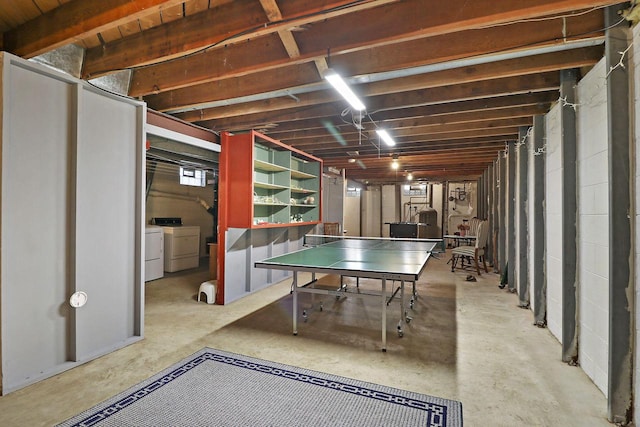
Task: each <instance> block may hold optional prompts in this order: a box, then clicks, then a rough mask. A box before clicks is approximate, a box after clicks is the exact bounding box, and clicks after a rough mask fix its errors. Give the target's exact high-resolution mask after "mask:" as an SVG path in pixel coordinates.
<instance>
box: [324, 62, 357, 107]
mask: <svg viewBox="0 0 640 427" xmlns="http://www.w3.org/2000/svg"><path fill="white" fill-rule="evenodd" d="M324 78H325V79H327V81H328V82H329V83H331V86H333V87H334V88H335V90H337V91H338V93H339V94H340V95H342V97H343V98H344V99H346V100H347V102H348V103H349V104H350V105H351V106H352V107H353V108H354V109H355V110H358V111H362V110H365V109H366V107H365V106H364V104H363V103H362V101H360V99H358V97H357V96H356V94H355V93H353V91H352V90H351V88H350V87H349V86H348V85H347V84H346V83H345V81H344V80H342V77H340V74H338V73H336V72H335V71H333V70H332V69H331V68H328V69H327V71H326V72H325V74H324Z"/></svg>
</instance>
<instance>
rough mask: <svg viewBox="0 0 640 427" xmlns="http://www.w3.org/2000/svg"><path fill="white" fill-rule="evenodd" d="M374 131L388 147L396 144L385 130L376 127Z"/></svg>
mask: <svg viewBox="0 0 640 427" xmlns="http://www.w3.org/2000/svg"><path fill="white" fill-rule="evenodd" d="M376 132H377V133H378V136H379V137H380V139H382V140H383V141H384V143H385V144H387V145H388V146H389V147H393V146H394V145H396V142H395V141H394V140H393V138H391V135H389V132H387V131H386V130H384V129H376Z"/></svg>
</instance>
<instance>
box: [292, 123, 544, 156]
mask: <svg viewBox="0 0 640 427" xmlns="http://www.w3.org/2000/svg"><path fill="white" fill-rule="evenodd" d="M532 124H533V119H532V118H531V117H518V118H510V119H499V120H487V121H483V122H473V123H457V124H446V125H434V126H423V127H416V128H409V129H403V130H398V129H394V130H393V131H391V133H392V136H393V138H394V139H395V140H396V146H395V147H394V148H388V147H386V146H385V145H384V143H382V141H380V140H379V139H378V138H377V136H376V135H372V134H369V135H368V138H367V141H372V142H374V143H375V144H376V145H379V146H381V147H384V149H385V150H390V149H396V150H401V149H402V146H403V145H404V144H405V143H407V142H409V141H405V139H404V138H406V137H409V138H413V139H414V140H415V139H421V142H427V141H433V140H435V139H450V138H440V136H441V135H450V134H455V133H456V132H466V133H471V132H475V133H476V135H478V136H481V134H482V133H485V134H484V136H488V135H496V133H495V131H498V132H499V133H498V135H504V132H503V131H502V129H505V128H507V129H509V128H511V129H513V128H514V127H515V128H517V127H520V126H531V125H532ZM492 132H493V133H492ZM320 140H324V141H326V142H325V143H324V144H323V145H324V146H325V147H326V146H330V145H335V146H343V145H342V144H341V143H339V142H336V141H335V140H333V138H331V136H330V135H326V136H324V137H320V138H313V139H311V138H307V139H299V140H291V141H287V140H281V141H282V142H285V143H287V144H289V145H294V144H295V146H296V147H307V146H315V145H317V144H319V141H320ZM344 141H345V142H346V143H347V145H353V144H357V143H358V142H359V141H360V139H359V138H358V135H354V136H348V137H346V138H344ZM343 147H344V146H343ZM316 153H317V151H316Z"/></svg>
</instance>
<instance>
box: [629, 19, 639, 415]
mask: <svg viewBox="0 0 640 427" xmlns="http://www.w3.org/2000/svg"><path fill="white" fill-rule="evenodd" d="M636 46H640V26H638V25H636V26H635V27H634V29H633V47H632V51H631V53H632V54H631V60H632V61H633V64H634V67H633V70H634V78H633V79H631V81H632V84H633V82H638V81H640V80H639V79H640V54H638V49H637V48H636ZM632 90H633V93H634V96H633V105H634V106H635V135H634V138H635V139H634V141H635V147H636V148H635V156H636V157H635V164H636V167H635V186H636V188H635V194H636V197H635V213H636V218H635V219H636V221H635V227H636V229H635V230H636V239H635V283H636V314H635V321H636V322H635V328H636V332H635V335H636V337H635V343H636V344H635V345H636V351H635V360H634V364H633V366H634V369H635V375H634V378H636V380H635V385H634V395H635V398H634V399H633V401H634V406H635V408H634V409H635V411H634V412H635V414H636V418H637V417H638V415H637V414H640V398H639V397H640V381H638V378H640V355H639V354H638V353H639V352H638V343H640V329H639V328H640V314H639V313H638V306H639V305H640V304H638V301H640V289H639V287H638V274H639V272H640V231H639V230H640V227H639V226H638V224H640V217H639V216H638V215H639V213H640V192H639V190H640V166H639V165H640V136H639V135H640V114H638V112H640V84H638V83H635V86H634V87H632Z"/></svg>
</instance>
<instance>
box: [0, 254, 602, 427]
mask: <svg viewBox="0 0 640 427" xmlns="http://www.w3.org/2000/svg"><path fill="white" fill-rule="evenodd" d="M446 261H447V260H446V258H443V259H440V260H437V259H433V260H432V261H430V263H429V266H428V267H427V270H426V272H425V274H423V276H422V278H421V281H420V282H418V285H417V289H418V293H419V295H420V298H419V299H418V301H417V304H416V305H415V307H414V310H413V313H412V315H413V321H412V322H411V323H410V324H408V325H405V327H404V330H405V331H404V332H405V333H404V337H402V338H399V337H398V335H397V334H396V333H395V327H396V323H397V321H398V314H399V313H398V312H399V309H398V305H397V304H395V303H394V304H392V305H391V306H390V315H389V316H388V317H389V319H388V331H389V332H388V345H387V349H388V350H387V352H386V353H383V352H381V351H380V335H381V334H380V322H381V317H380V303H379V301H378V300H377V299H376V300H375V301H371V300H366V299H360V298H353V297H349V298H347V299H341V300H336V299H335V298H332V297H325V298H324V299H323V301H324V311H323V312H317V311H311V312H310V317H309V321H308V322H306V323H301V324H300V326H299V329H298V331H299V333H298V336H293V335H292V333H291V317H290V316H291V314H290V313H291V296H290V295H289V286H290V282H289V281H285V282H282V283H279V284H277V285H275V286H272V287H270V288H268V289H265V290H263V291H261V292H258V293H256V294H253V295H250V296H248V297H245V298H243V299H242V300H239V301H236V302H234V303H232V304H229V305H226V306H216V305H207V304H204V303H202V302H200V303H198V302H197V301H196V292H197V289H198V286H199V284H200V282H202V281H204V280H206V279H207V275H208V274H207V271H206V268H203V269H200V270H198V271H191V272H189V273H186V274H185V273H173V274H171V275H169V276H168V277H165V278H164V279H160V280H156V281H153V282H149V283H147V284H146V304H145V310H146V312H145V339H144V340H142V341H140V342H138V343H135V344H133V345H130V346H128V347H126V348H124V349H121V350H119V351H116V352H114V353H111V354H109V355H106V356H103V357H101V358H99V359H97V360H94V361H91V362H89V363H87V364H85V365H82V366H80V367H77V368H75V369H72V370H69V371H67V372H64V373H62V374H60V375H57V376H55V377H52V378H50V379H47V380H45V381H41V382H39V383H37V384H34V385H31V386H29V387H26V388H24V389H21V390H18V391H15V392H13V393H10V394H8V395H6V396H3V397H0V426H5V427H7V426H49V425H53V424H55V423H57V422H61V421H63V420H65V419H67V418H69V417H71V416H73V415H75V414H76V413H78V412H80V411H82V410H84V409H86V408H89V407H91V406H93V405H95V404H97V403H99V402H100V401H102V400H104V399H107V398H109V397H111V396H112V395H114V394H116V393H118V392H120V391H122V390H124V389H126V388H128V387H130V386H133V385H135V384H136V383H138V382H139V381H142V380H144V379H145V378H147V377H149V376H151V375H153V374H154V373H156V372H158V371H160V370H162V369H164V368H166V367H168V366H170V365H171V364H173V363H175V362H177V361H178V360H180V359H182V358H183V357H186V356H188V355H190V354H192V353H194V352H195V351H197V350H199V349H201V348H202V347H205V346H208V347H212V348H217V349H221V350H226V351H231V352H236V353H241V354H246V355H249V356H254V357H259V358H262V359H268V360H273V361H277V362H282V363H287V364H290V365H296V366H301V367H305V368H309V369H314V370H317V371H323V372H329V373H332V374H337V375H342V376H346V377H352V378H357V379H360V380H364V381H370V382H375V383H379V384H385V385H388V386H393V387H397V388H402V389H407V390H411V391H415V392H419V393H425V394H430V395H434V396H440V397H444V398H449V399H455V400H459V401H461V402H462V404H463V411H464V423H465V426H466V427H468V426H483V427H484V426H564V427H567V426H580V427H586V426H610V425H611V424H609V423H608V422H607V421H606V399H605V397H604V395H603V394H602V393H601V392H600V391H599V390H598V389H597V388H596V387H595V385H594V384H593V383H592V382H591V381H590V380H589V378H587V376H586V375H585V374H584V373H583V372H582V370H581V369H580V368H577V367H571V366H568V365H566V364H564V363H562V362H561V361H560V350H561V349H560V344H559V343H558V341H557V340H556V339H555V338H554V337H552V336H551V334H550V333H549V331H548V330H547V329H539V328H537V327H535V326H533V317H532V313H531V312H530V311H529V310H525V309H521V308H518V307H517V297H516V296H515V295H514V294H510V293H508V292H505V291H504V290H500V289H498V287H497V283H498V276H497V275H496V274H493V273H489V274H482V276H480V277H478V281H477V282H466V281H465V280H464V279H465V277H466V276H467V275H468V274H470V273H469V272H468V271H456V272H455V273H451V272H450V270H449V266H448V265H447V263H446ZM371 285H374V286H375V284H372V283H368V284H367V283H366V282H364V283H362V286H363V287H366V286H371ZM305 296H308V295H305ZM320 300H321V298H320V297H317V296H316V300H315V302H316V303H317V302H319V301H320ZM309 302H310V300H309V299H305V303H306V304H307V306H309V305H308V304H309ZM212 398H213V399H215V396H212ZM215 419H220V414H216V416H215V417H212V420H215Z"/></svg>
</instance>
